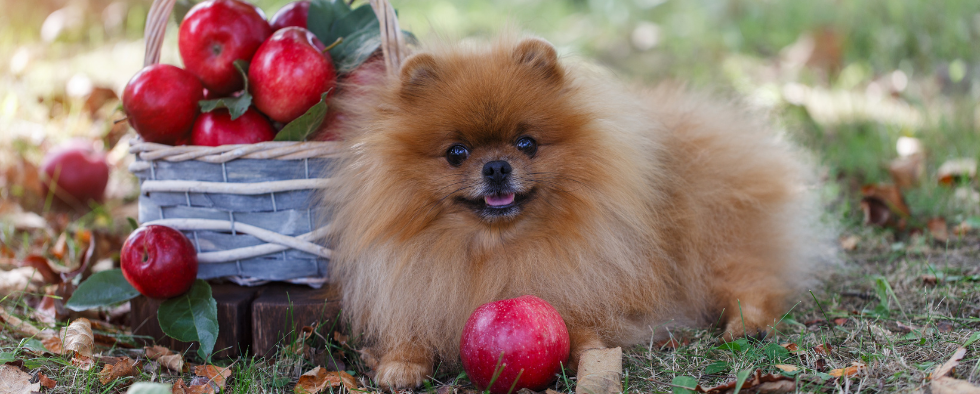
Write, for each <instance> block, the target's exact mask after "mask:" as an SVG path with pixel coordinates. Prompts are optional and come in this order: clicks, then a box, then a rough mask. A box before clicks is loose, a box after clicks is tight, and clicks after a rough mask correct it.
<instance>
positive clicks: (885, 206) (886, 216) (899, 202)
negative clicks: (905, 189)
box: [861, 184, 912, 230]
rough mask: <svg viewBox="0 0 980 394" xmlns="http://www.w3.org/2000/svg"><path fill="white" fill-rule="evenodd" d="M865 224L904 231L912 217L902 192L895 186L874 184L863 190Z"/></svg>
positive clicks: (862, 205)
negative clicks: (909, 218) (908, 219)
mask: <svg viewBox="0 0 980 394" xmlns="http://www.w3.org/2000/svg"><path fill="white" fill-rule="evenodd" d="M861 194H862V195H863V197H862V198H861V210H862V211H863V212H864V224H866V225H869V224H870V225H875V226H881V227H894V228H896V229H899V230H904V229H905V226H906V220H907V218H908V217H910V216H912V212H911V211H910V210H909V207H908V204H906V203H905V198H904V197H903V196H902V192H901V191H899V190H898V188H897V187H895V186H894V185H887V184H872V185H865V186H864V187H862V188H861Z"/></svg>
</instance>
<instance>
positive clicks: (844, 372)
mask: <svg viewBox="0 0 980 394" xmlns="http://www.w3.org/2000/svg"><path fill="white" fill-rule="evenodd" d="M866 368H867V367H866V366H865V365H864V363H859V362H857V361H855V362H852V363H851V366H850V367H847V368H837V369H832V370H830V372H827V374H829V375H830V376H833V377H838V378H839V377H841V376H845V377H851V376H855V375H857V374H859V373H861V372H864V370H865V369H866Z"/></svg>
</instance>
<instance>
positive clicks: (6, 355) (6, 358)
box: [0, 352, 17, 364]
mask: <svg viewBox="0 0 980 394" xmlns="http://www.w3.org/2000/svg"><path fill="white" fill-rule="evenodd" d="M13 361H17V355H16V354H15V353H13V352H0V364H6V363H9V362H13Z"/></svg>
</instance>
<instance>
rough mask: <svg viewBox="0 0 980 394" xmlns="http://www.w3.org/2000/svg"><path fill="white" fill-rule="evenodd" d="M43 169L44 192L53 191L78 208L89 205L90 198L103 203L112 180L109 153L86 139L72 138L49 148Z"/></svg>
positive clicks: (60, 198)
mask: <svg viewBox="0 0 980 394" xmlns="http://www.w3.org/2000/svg"><path fill="white" fill-rule="evenodd" d="M40 170H41V187H42V190H43V192H44V195H45V196H47V195H49V194H53V195H54V197H55V198H56V199H57V200H59V201H61V202H63V203H65V204H67V205H68V206H72V207H76V208H84V207H88V203H89V202H90V201H95V202H101V201H102V197H103V195H104V194H105V187H106V184H108V183H109V164H107V163H106V160H105V154H103V153H102V152H99V151H96V150H95V149H93V148H92V144H91V143H86V142H83V141H71V142H68V143H66V144H64V145H61V146H59V147H57V148H55V149H52V150H50V151H48V152H47V154H45V155H44V160H43V161H42V162H41V169H40Z"/></svg>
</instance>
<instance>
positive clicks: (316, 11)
mask: <svg viewBox="0 0 980 394" xmlns="http://www.w3.org/2000/svg"><path fill="white" fill-rule="evenodd" d="M350 12H351V10H350V7H349V6H348V5H347V3H346V2H345V1H343V0H340V1H337V0H313V1H311V2H310V9H309V11H307V15H306V28H307V29H308V30H309V31H311V32H313V35H315V36H316V38H318V39H320V41H321V42H323V44H324V45H330V43H332V42H334V41H336V40H337V37H342V36H343V35H336V34H335V33H334V32H333V25H334V23H336V21H337V20H338V19H340V18H343V17H344V16H346V15H347V14H350ZM344 33H345V34H346V33H349V32H344ZM331 37H332V39H331Z"/></svg>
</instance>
